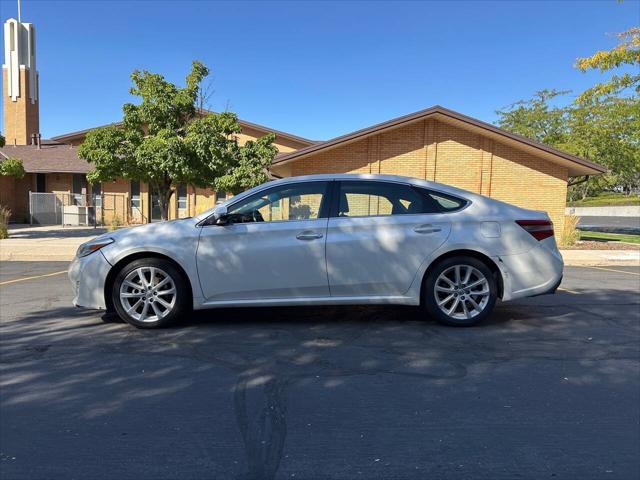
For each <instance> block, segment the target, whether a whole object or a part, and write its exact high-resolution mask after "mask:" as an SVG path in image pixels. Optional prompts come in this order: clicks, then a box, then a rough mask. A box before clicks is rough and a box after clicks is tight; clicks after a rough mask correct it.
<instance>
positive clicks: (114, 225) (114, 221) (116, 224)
mask: <svg viewBox="0 0 640 480" xmlns="http://www.w3.org/2000/svg"><path fill="white" fill-rule="evenodd" d="M121 226H122V220H120V217H119V216H118V215H114V216H113V217H111V223H110V224H109V227H108V228H107V230H109V231H110V232H113V231H114V230H117V229H118V228H120V227H121Z"/></svg>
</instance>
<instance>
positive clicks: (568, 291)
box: [558, 287, 580, 295]
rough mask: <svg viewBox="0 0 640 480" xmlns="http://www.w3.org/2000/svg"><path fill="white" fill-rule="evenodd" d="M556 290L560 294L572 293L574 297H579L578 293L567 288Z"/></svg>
mask: <svg viewBox="0 0 640 480" xmlns="http://www.w3.org/2000/svg"><path fill="white" fill-rule="evenodd" d="M558 290H560V291H561V292H567V293H573V294H575V295H579V294H580V292H576V291H575V290H569V289H568V288H562V287H560V288H558Z"/></svg>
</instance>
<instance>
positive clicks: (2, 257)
mask: <svg viewBox="0 0 640 480" xmlns="http://www.w3.org/2000/svg"><path fill="white" fill-rule="evenodd" d="M104 232H106V230H105V229H101V228H97V229H96V228H87V227H65V228H60V227H59V226H54V227H29V226H18V227H14V226H11V228H10V230H9V238H8V239H6V240H0V261H71V260H73V257H74V256H75V254H76V250H77V249H78V246H79V245H80V244H81V243H83V242H86V241H87V240H90V239H92V238H93V237H96V236H97V235H100V234H102V233H104ZM561 252H562V256H563V258H564V261H565V264H566V265H567V266H569V265H571V266H598V265H600V266H606V265H621V266H636V265H640V250H561Z"/></svg>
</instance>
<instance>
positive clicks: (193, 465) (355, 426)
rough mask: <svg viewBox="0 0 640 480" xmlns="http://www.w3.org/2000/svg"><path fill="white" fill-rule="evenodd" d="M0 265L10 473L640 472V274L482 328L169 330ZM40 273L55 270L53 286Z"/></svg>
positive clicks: (603, 271)
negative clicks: (134, 323)
mask: <svg viewBox="0 0 640 480" xmlns="http://www.w3.org/2000/svg"><path fill="white" fill-rule="evenodd" d="M66 266H67V265H66V264H65V263H58V262H55V263H54V262H50V263H43V262H39V263H35V262H34V263H31V262H5V263H3V264H2V266H1V267H0V309H1V310H0V313H1V320H0V354H1V356H0V368H1V370H0V372H1V374H0V375H1V377H0V380H1V384H0V478H2V479H13V478H20V479H22V478H25V479H26V478H28V479H36V478H47V479H54V478H64V479H72V478H91V479H102V478H119V479H134V478H135V479H162V478H181V479H191V478H193V479H203V478H210V479H234V478H241V479H271V478H278V479H285V478H286V479H290V478H303V479H342V478H348V479H351V478H363V479H377V478H384V479H408V478H416V479H426V478H430V479H434V478H487V479H489V478H490V479H513V478H519V479H523V478H531V479H542V478H556V479H564V478H566V479H574V478H580V479H592V478H593V479H635V478H639V477H640V456H639V452H640V294H639V292H640V268H636V267H606V268H592V267H588V268H578V267H567V269H566V272H565V280H564V282H563V285H562V288H563V290H561V291H559V292H558V294H557V295H554V296H545V297H537V298H532V299H527V300H522V301H516V302H513V303H505V304H499V305H498V306H497V309H496V312H495V314H494V316H493V318H492V320H491V321H490V322H488V323H486V324H484V325H482V326H479V327H476V328H471V329H455V328H446V327H442V326H439V325H437V324H435V323H433V322H431V321H428V320H425V319H423V318H422V317H421V316H420V314H419V311H418V310H417V309H414V308H398V307H385V308H370V307H369V308H364V307H348V308H347V307H340V308H305V309H302V308H278V309H275V308H270V309H234V310H212V311H207V312H204V313H198V314H194V315H193V316H192V318H190V319H189V320H188V321H186V322H185V323H184V324H183V325H181V326H180V327H176V328H170V329H166V330H160V331H141V330H136V329H134V328H132V327H129V326H127V325H125V324H122V323H104V322H103V321H102V319H101V316H100V314H99V313H95V312H90V311H83V310H79V309H75V308H73V307H72V306H71V305H70V301H71V294H70V287H69V285H68V280H67V278H66V276H65V275H64V274H58V273H57V272H60V271H63V270H65V269H66ZM44 275H47V276H44Z"/></svg>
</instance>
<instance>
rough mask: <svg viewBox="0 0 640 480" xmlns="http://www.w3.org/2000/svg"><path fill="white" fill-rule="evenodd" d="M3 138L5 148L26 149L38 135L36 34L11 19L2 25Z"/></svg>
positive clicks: (27, 24)
mask: <svg viewBox="0 0 640 480" xmlns="http://www.w3.org/2000/svg"><path fill="white" fill-rule="evenodd" d="M2 85H3V87H2V93H3V96H4V98H3V103H4V132H3V134H4V136H5V140H6V143H7V145H27V144H29V143H31V140H32V138H33V135H35V134H38V133H39V131H40V118H39V117H40V115H39V108H38V70H37V69H36V31H35V27H34V26H33V25H32V24H31V23H22V22H21V21H20V20H16V19H15V18H10V19H9V20H7V21H6V22H5V24H4V64H3V65H2Z"/></svg>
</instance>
